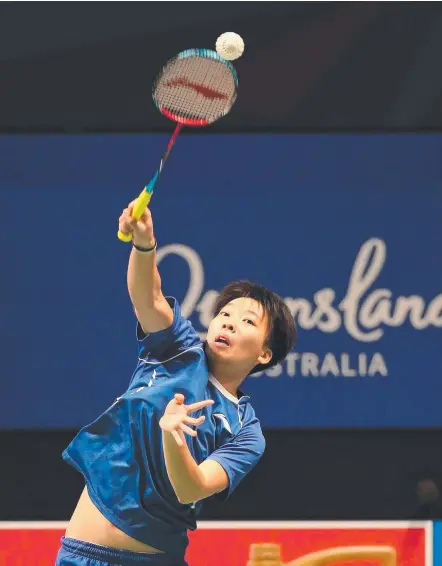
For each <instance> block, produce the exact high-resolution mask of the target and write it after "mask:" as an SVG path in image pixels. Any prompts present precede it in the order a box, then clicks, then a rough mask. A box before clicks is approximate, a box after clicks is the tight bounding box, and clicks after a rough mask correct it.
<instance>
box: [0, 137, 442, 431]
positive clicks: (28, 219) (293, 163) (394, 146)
mask: <svg viewBox="0 0 442 566" xmlns="http://www.w3.org/2000/svg"><path fill="white" fill-rule="evenodd" d="M167 140H168V137H167V136H164V135H118V136H116V135H115V136H112V135H93V136H67V135H66V136H2V137H0V156H1V157H0V160H1V175H0V195H1V207H0V210H1V219H2V241H1V251H2V256H3V261H2V277H1V291H2V292H1V313H2V314H1V318H0V331H1V344H2V346H1V351H2V357H1V365H0V368H1V369H0V375H1V381H2V384H3V388H2V395H1V398H0V427H2V428H16V427H28V428H32V427H40V428H44V427H79V426H81V425H83V424H85V423H86V422H88V421H90V420H92V419H93V418H95V417H96V416H97V414H98V413H99V412H101V411H102V410H104V409H105V408H106V407H107V406H108V405H109V404H110V403H111V402H112V401H113V399H114V398H115V397H116V396H117V395H119V394H120V393H121V392H122V391H123V390H124V389H125V387H126V384H127V383H128V380H129V378H130V375H131V373H132V370H133V368H134V366H135V363H136V355H137V352H136V343H135V321H134V316H133V313H132V309H131V305H130V302H129V298H128V295H127V290H126V282H125V276H126V266H127V258H128V251H129V248H128V246H127V245H124V244H122V243H120V242H119V241H118V240H117V239H116V230H117V219H118V216H119V214H120V213H121V210H122V208H123V207H124V206H125V205H126V204H127V202H129V201H130V200H132V199H133V198H134V197H135V196H136V195H137V194H138V192H139V190H140V188H141V186H142V184H143V183H144V182H146V181H147V180H149V178H150V176H151V174H152V173H153V171H154V170H155V168H156V166H157V162H158V158H159V156H160V155H161V152H162V151H163V149H164V146H165V145H166V143H167ZM441 155H442V135H436V134H435V135H399V134H398V135H268V134H267V135H235V136H234V135H217V136H215V135H210V133H201V134H199V133H198V134H192V135H188V136H186V135H183V137H182V139H180V140H179V141H178V142H177V147H176V149H174V152H173V154H172V155H171V156H170V161H169V162H168V165H167V167H166V169H165V170H164V173H163V176H162V179H161V182H160V186H159V188H158V191H157V192H156V194H155V196H154V199H153V201H152V212H153V215H154V222H155V227H156V234H157V237H158V241H159V245H160V248H159V254H158V257H159V262H160V265H159V268H160V271H161V275H162V279H163V288H164V292H165V293H167V294H172V295H175V296H176V297H177V298H178V299H179V300H180V302H181V303H182V308H183V311H184V313H185V314H186V315H187V316H189V317H190V319H191V320H192V322H193V323H194V325H195V327H196V329H197V330H198V331H199V332H201V335H202V336H204V332H205V331H206V329H207V326H208V323H209V320H210V311H211V305H212V304H213V301H214V299H215V298H216V295H217V292H218V291H219V290H220V289H221V288H222V286H223V285H224V284H226V283H227V282H229V281H230V280H232V279H235V278H249V279H252V280H255V281H257V282H260V283H262V284H264V285H266V286H269V287H270V288H272V289H274V290H275V291H277V292H278V293H279V294H281V295H282V296H283V297H284V298H285V299H286V300H287V303H288V305H289V306H290V308H291V309H292V312H293V314H294V316H295V317H296V320H297V322H298V326H299V330H300V338H299V343H298V346H297V348H296V351H295V352H293V353H291V354H290V355H289V356H288V358H287V360H286V361H285V362H284V363H283V364H281V365H280V366H277V367H276V368H274V369H273V370H271V371H269V373H268V374H262V375H259V376H257V377H251V378H249V379H248V381H247V382H246V385H245V387H244V389H245V390H246V391H247V392H248V393H250V394H251V396H252V400H253V403H254V405H255V408H256V410H257V412H258V415H259V417H260V418H261V421H262V423H263V425H264V426H266V427H322V426H336V427H361V426H367V427H378V426H386V427H390V426H393V427H425V426H441V425H442V410H441V401H440V400H441V398H442V379H441V367H442V346H441V327H442V261H441V249H442V246H441V244H442V231H441V227H440V222H441V218H442V160H441Z"/></svg>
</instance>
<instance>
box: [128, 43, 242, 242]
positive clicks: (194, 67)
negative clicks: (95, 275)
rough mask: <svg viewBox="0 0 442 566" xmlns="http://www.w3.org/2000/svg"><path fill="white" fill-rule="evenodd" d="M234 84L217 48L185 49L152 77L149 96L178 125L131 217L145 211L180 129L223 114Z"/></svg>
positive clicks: (209, 121)
mask: <svg viewBox="0 0 442 566" xmlns="http://www.w3.org/2000/svg"><path fill="white" fill-rule="evenodd" d="M237 87H238V77H237V75H236V71H235V69H234V67H233V65H232V64H231V63H229V61H226V60H225V59H223V58H222V57H220V56H219V55H218V53H216V51H211V50H210V49H188V50H187V51H183V52H181V53H179V54H178V55H177V56H176V57H174V58H173V59H171V60H170V61H168V62H167V64H166V65H165V67H164V68H163V70H162V71H161V72H160V74H159V75H158V77H157V79H156V80H155V83H154V85H153V91H152V96H153V100H154V102H155V104H156V106H157V107H158V109H159V110H160V112H162V114H164V115H165V116H166V117H167V118H169V119H171V120H173V121H174V122H176V124H177V125H176V127H175V131H174V132H173V134H172V137H171V138H170V141H169V143H168V145H167V148H166V151H165V153H164V155H163V157H162V159H161V161H160V165H159V167H158V169H157V171H156V172H155V175H154V176H153V177H152V179H151V180H150V182H149V183H148V184H147V185H146V186H145V187H144V189H143V190H142V191H141V193H140V195H139V197H138V199H137V200H136V202H135V204H134V206H133V209H132V212H131V214H132V218H134V219H135V220H139V219H140V218H141V216H142V215H143V212H144V211H145V210H146V207H147V205H148V204H149V202H150V199H151V198H152V193H153V190H154V188H155V185H156V183H157V181H158V178H159V176H160V174H161V171H162V170H163V167H164V164H165V162H166V159H167V158H168V156H169V153H170V150H171V149H172V147H173V144H174V143H175V140H176V139H177V137H178V134H179V133H180V130H181V128H182V127H183V126H208V125H209V124H212V123H213V122H215V121H216V120H218V119H219V118H221V117H222V116H225V115H226V114H227V113H228V112H229V110H230V109H231V107H232V105H233V103H234V102H235V99H236V91H237ZM118 238H119V239H120V240H122V241H123V242H130V241H131V240H132V234H131V233H125V232H122V231H119V232H118Z"/></svg>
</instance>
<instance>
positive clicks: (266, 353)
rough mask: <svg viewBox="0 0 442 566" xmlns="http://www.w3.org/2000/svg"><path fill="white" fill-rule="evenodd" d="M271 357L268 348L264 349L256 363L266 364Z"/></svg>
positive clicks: (271, 353)
mask: <svg viewBox="0 0 442 566" xmlns="http://www.w3.org/2000/svg"><path fill="white" fill-rule="evenodd" d="M272 356H273V352H272V350H270V348H265V349H264V350H263V351H262V353H261V355H260V356H259V358H258V363H259V364H263V365H264V364H268V363H269V362H270V360H271V359H272Z"/></svg>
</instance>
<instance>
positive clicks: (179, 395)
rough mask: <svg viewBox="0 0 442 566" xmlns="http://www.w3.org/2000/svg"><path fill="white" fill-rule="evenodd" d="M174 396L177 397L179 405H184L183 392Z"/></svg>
mask: <svg viewBox="0 0 442 566" xmlns="http://www.w3.org/2000/svg"><path fill="white" fill-rule="evenodd" d="M173 398H174V399H175V401H176V402H177V404H178V405H182V404H183V403H184V395H182V394H181V393H175V395H174V396H173Z"/></svg>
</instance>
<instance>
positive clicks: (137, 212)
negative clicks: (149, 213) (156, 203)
mask: <svg viewBox="0 0 442 566" xmlns="http://www.w3.org/2000/svg"><path fill="white" fill-rule="evenodd" d="M181 128H182V125H181V124H177V125H176V128H175V130H174V132H173V134H172V137H171V138H170V140H169V143H168V144H167V148H166V151H165V153H164V155H163V158H162V159H161V162H160V166H159V168H158V170H157V171H156V173H155V175H154V176H153V178H152V179H151V181H150V182H149V184H148V185H146V186H145V187H144V189H143V190H142V191H141V193H140V194H139V196H138V198H137V200H136V201H135V204H134V207H133V209H132V218H135V220H139V219H140V218H141V217H142V216H143V213H144V211H145V210H146V207H147V206H148V205H149V203H150V199H151V198H152V193H153V190H154V188H155V185H156V183H157V181H158V177H159V176H160V173H161V171H162V170H163V167H164V164H165V162H166V160H167V158H168V157H169V153H170V150H171V149H172V147H173V144H174V143H175V140H176V139H177V137H178V134H179V133H180V131H181ZM118 239H119V240H121V241H122V242H130V241H131V240H132V234H124V233H123V232H118Z"/></svg>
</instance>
